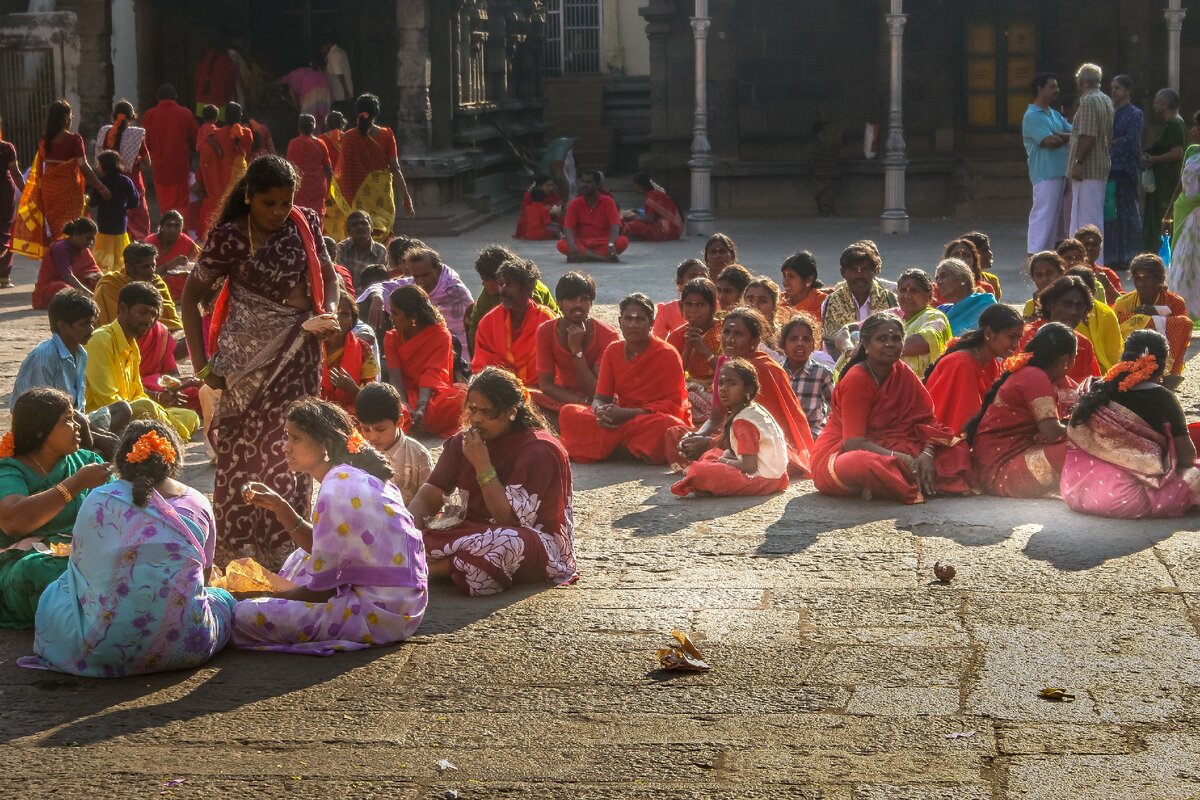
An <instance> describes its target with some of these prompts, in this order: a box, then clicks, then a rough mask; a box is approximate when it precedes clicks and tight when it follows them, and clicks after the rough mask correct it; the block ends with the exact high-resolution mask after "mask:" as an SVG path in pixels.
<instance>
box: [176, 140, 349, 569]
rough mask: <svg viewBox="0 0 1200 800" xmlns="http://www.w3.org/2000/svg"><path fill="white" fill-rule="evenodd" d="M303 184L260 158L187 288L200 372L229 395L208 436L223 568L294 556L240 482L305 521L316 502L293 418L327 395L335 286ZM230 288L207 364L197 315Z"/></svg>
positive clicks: (191, 340) (228, 205)
mask: <svg viewBox="0 0 1200 800" xmlns="http://www.w3.org/2000/svg"><path fill="white" fill-rule="evenodd" d="M297 182H298V179H297V175H296V170H295V168H294V167H292V165H291V164H289V163H288V162H287V161H286V160H284V159H282V158H280V157H279V156H274V155H266V156H261V157H260V158H258V159H256V160H255V161H254V162H253V163H252V164H251V165H250V168H249V169H248V170H247V171H246V174H245V176H243V177H242V179H241V180H240V181H238V183H237V184H236V185H235V186H234V188H233V190H232V191H231V192H230V193H229V196H228V198H227V199H226V201H225V207H224V208H223V209H222V211H221V215H220V217H219V219H218V220H217V225H216V227H214V228H213V230H212V231H211V232H210V233H209V236H208V241H207V243H206V244H205V247H204V252H203V253H201V254H200V260H199V262H197V264H196V269H195V270H193V272H192V274H191V275H189V276H188V281H187V285H186V286H185V287H184V290H183V302H182V303H181V311H182V314H183V325H184V330H185V331H186V333H187V342H188V348H189V349H190V350H191V352H192V359H193V363H194V364H195V367H196V374H197V376H198V377H201V378H203V379H205V380H206V381H207V383H208V385H209V386H211V387H212V388H213V389H217V390H220V392H221V399H220V403H219V405H218V407H217V410H216V414H215V416H214V419H213V424H212V426H211V427H210V431H209V433H210V436H215V438H216V442H215V443H214V446H215V448H216V452H217V478H216V486H215V488H214V490H213V508H214V509H215V511H216V518H217V531H218V535H219V539H218V543H217V549H218V553H219V555H220V558H218V561H219V562H221V563H223V561H224V559H227V558H230V557H238V556H242V555H249V556H252V557H253V558H255V559H257V560H258V561H259V562H260V563H262V564H263V565H265V566H267V567H268V568H270V569H277V568H278V567H279V565H280V564H281V563H282V562H283V559H284V557H286V556H287V554H288V551H290V550H291V549H292V545H291V544H290V543H291V539H290V537H289V536H288V534H287V531H286V530H284V528H283V526H282V525H281V524H280V523H279V522H278V521H277V520H276V519H275V518H274V515H272V514H269V513H267V512H266V511H264V510H263V509H260V508H257V507H256V506H252V505H250V504H248V503H245V502H244V501H243V500H242V493H241V487H242V486H243V485H244V484H246V483H247V482H249V481H261V482H262V483H265V484H267V485H268V486H270V487H271V488H272V489H274V490H275V491H276V492H278V493H279V494H280V495H281V496H282V497H284V498H285V499H286V500H287V501H288V502H289V503H290V504H291V506H292V508H295V509H297V510H298V511H301V513H302V515H304V516H307V513H308V505H309V500H310V498H311V494H312V483H311V479H310V478H309V477H307V476H305V475H299V474H295V473H291V472H289V471H288V470H287V465H286V460H285V458H284V454H283V444H284V440H285V438H286V437H285V436H284V430H283V428H284V422H285V418H286V413H285V412H286V410H287V408H288V406H289V405H290V404H291V403H292V402H293V401H294V400H298V399H300V398H302V397H308V396H311V395H316V394H317V393H318V392H320V389H321V347H320V342H319V338H318V337H319V336H320V335H321V334H322V333H326V332H329V331H330V330H331V329H333V328H336V327H337V316H336V311H337V299H338V288H337V278H336V275H335V273H334V271H333V263H332V262H331V261H330V260H329V256H328V254H327V253H326V252H325V243H324V241H323V240H322V238H321V224H320V220H319V218H318V217H317V215H316V213H315V212H313V211H310V210H308V209H299V208H295V207H293V205H292V198H293V195H294V193H295V190H296V184H297ZM222 280H223V281H224V287H223V288H222V289H221V294H220V296H219V297H218V298H217V300H216V306H215V308H214V311H213V320H212V328H211V330H210V331H209V340H208V352H210V353H211V354H212V356H211V358H208V359H206V358H205V357H204V353H205V342H204V331H203V327H202V323H201V317H200V306H201V305H202V304H203V305H208V304H209V302H210V301H211V300H212V297H213V293H214V291H215V289H216V288H217V285H218V282H220V281H222ZM314 315H315V319H314Z"/></svg>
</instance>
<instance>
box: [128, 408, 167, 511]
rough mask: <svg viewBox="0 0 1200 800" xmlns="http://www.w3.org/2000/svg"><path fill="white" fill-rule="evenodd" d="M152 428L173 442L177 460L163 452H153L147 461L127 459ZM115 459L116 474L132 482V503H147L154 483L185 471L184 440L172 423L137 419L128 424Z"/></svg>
mask: <svg viewBox="0 0 1200 800" xmlns="http://www.w3.org/2000/svg"><path fill="white" fill-rule="evenodd" d="M150 431H154V432H155V433H157V434H158V435H159V436H161V437H163V438H164V439H166V440H167V441H168V442H170V443H171V447H172V448H174V450H175V460H174V461H170V462H168V461H167V460H166V459H165V458H163V457H162V455H161V454H159V453H154V452H152V453H150V454H149V455H148V456H146V459H145V460H144V461H139V462H137V463H131V462H130V461H129V460H128V459H129V453H130V451H131V450H133V446H134V445H135V444H137V441H138V439H140V438H142V437H143V436H145V435H146V434H147V433H149V432H150ZM115 460H116V463H117V473H118V474H119V475H120V476H121V479H122V480H126V481H129V483H130V484H132V485H133V504H134V505H135V506H139V507H141V506H145V505H146V499H147V498H148V497H150V492H152V491H153V490H154V487H155V486H157V485H158V484H159V483H161V482H162V481H164V480H166V479H167V478H178V477H179V473H180V472H182V471H183V442H182V441H181V440H180V438H179V434H178V433H176V432H175V429H174V428H173V427H171V426H170V425H167V424H166V423H164V422H159V421H158V420H156V419H137V420H134V421H133V422H131V423H129V427H127V428H126V429H125V433H124V435H123V436H121V443H120V444H119V445H117V456H116V459H115Z"/></svg>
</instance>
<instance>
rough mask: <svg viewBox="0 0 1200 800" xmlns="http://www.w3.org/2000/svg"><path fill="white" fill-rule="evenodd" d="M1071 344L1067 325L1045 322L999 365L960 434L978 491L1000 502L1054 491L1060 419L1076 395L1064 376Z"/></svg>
mask: <svg viewBox="0 0 1200 800" xmlns="http://www.w3.org/2000/svg"><path fill="white" fill-rule="evenodd" d="M1076 342H1077V340H1076V338H1075V332H1074V331H1073V330H1071V329H1070V328H1068V327H1067V326H1066V325H1063V324H1061V323H1057V322H1047V323H1046V324H1045V325H1042V326H1041V328H1040V329H1039V330H1038V332H1037V335H1035V336H1034V337H1033V338H1032V339H1031V340H1030V341H1029V343H1028V344H1026V345H1025V347H1024V349H1023V351H1022V352H1021V353H1020V354H1018V355H1015V356H1012V357H1011V358H1009V359H1008V360H1007V361H1005V362H1004V368H1003V372H1001V374H1000V377H999V379H997V380H996V382H995V383H994V384H992V388H991V390H990V391H989V392H988V394H987V397H985V398H983V409H982V410H981V411H980V412H979V414H978V415H976V416H975V417H974V418H973V419H972V420H971V421H970V422H968V423H967V426H966V428H965V429H964V431H963V432H964V433H965V434H966V436H967V441H969V442H970V443H971V446H972V450H973V453H974V461H975V471H976V474H977V476H978V479H979V484H980V486H981V488H982V489H983V491H985V492H987V493H988V494H994V495H999V496H1001V497H1042V496H1044V495H1047V494H1050V493H1053V492H1057V491H1058V479H1059V476H1060V475H1061V474H1062V468H1063V459H1064V458H1065V457H1066V454H1067V427H1066V425H1065V424H1064V420H1065V419H1066V417H1067V416H1068V414H1069V413H1070V409H1071V406H1073V405H1074V404H1075V400H1076V396H1077V395H1076V386H1075V382H1074V381H1072V380H1071V379H1070V378H1069V377H1068V374H1069V373H1070V371H1071V365H1072V364H1073V363H1074V361H1075V349H1076V346H1077V344H1076Z"/></svg>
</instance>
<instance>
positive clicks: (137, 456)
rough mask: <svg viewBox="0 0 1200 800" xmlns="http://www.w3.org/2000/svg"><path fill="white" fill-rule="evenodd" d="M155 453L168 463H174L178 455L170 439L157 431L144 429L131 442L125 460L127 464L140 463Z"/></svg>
mask: <svg viewBox="0 0 1200 800" xmlns="http://www.w3.org/2000/svg"><path fill="white" fill-rule="evenodd" d="M155 453H157V454H158V456H159V457H160V458H161V459H162V460H163V461H165V462H167V463H168V464H174V463H175V459H177V458H178V457H179V455H178V454H177V453H176V452H175V448H174V447H172V446H171V440H170V439H168V438H167V437H165V436H162V435H161V434H159V432H158V431H146V432H145V433H143V434H142V435H141V436H139V437H138V440H137V441H136V442H134V443H133V447H131V448H130V450H129V455H127V456H125V461H126V463H129V464H140V463H142V462H143V461H145V460H146V459H147V458H149V457H150V456H152V455H154V454H155Z"/></svg>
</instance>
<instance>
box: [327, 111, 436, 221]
mask: <svg viewBox="0 0 1200 800" xmlns="http://www.w3.org/2000/svg"><path fill="white" fill-rule="evenodd" d="M354 111H355V113H356V114H357V115H358V119H357V123H356V125H355V127H353V128H351V129H350V130H348V131H346V132H345V133H344V134H343V135H342V154H341V155H340V156H339V157H338V160H337V164H336V165H335V166H334V169H333V186H332V188H331V190H330V198H331V199H332V201H333V202H332V203H331V204H330V206H329V208H328V210H327V213H326V222H325V227H326V230H327V232H328V233H329V235H330V236H332V237H333V238H334V239H337V240H338V241H341V239H342V238H343V237H344V236H345V224H346V217H348V216H349V215H350V212H351V211H355V210H357V209H362V210H363V211H366V212H367V213H368V214H370V215H371V236H373V237H374V238H375V240H376V241H383V240H384V239H386V238H387V237H389V236H391V235H392V227H393V226H394V225H395V224H396V196H397V195H399V196H400V200H401V202H402V203H403V205H404V212H405V214H407V215H408V216H410V217H411V216H413V215H414V214H415V213H416V212H415V211H414V210H413V201H412V195H410V194H409V193H408V184H406V183H405V182H404V173H403V172H401V171H400V153H399V150H398V148H397V147H396V137H395V135H394V134H393V133H392V130H391V128H385V127H383V126H381V125H376V124H375V118H376V117H378V116H379V98H378V97H376V96H375V95H373V94H363V95H359V97H358V100H356V101H355V103H354ZM393 187H394V188H393Z"/></svg>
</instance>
